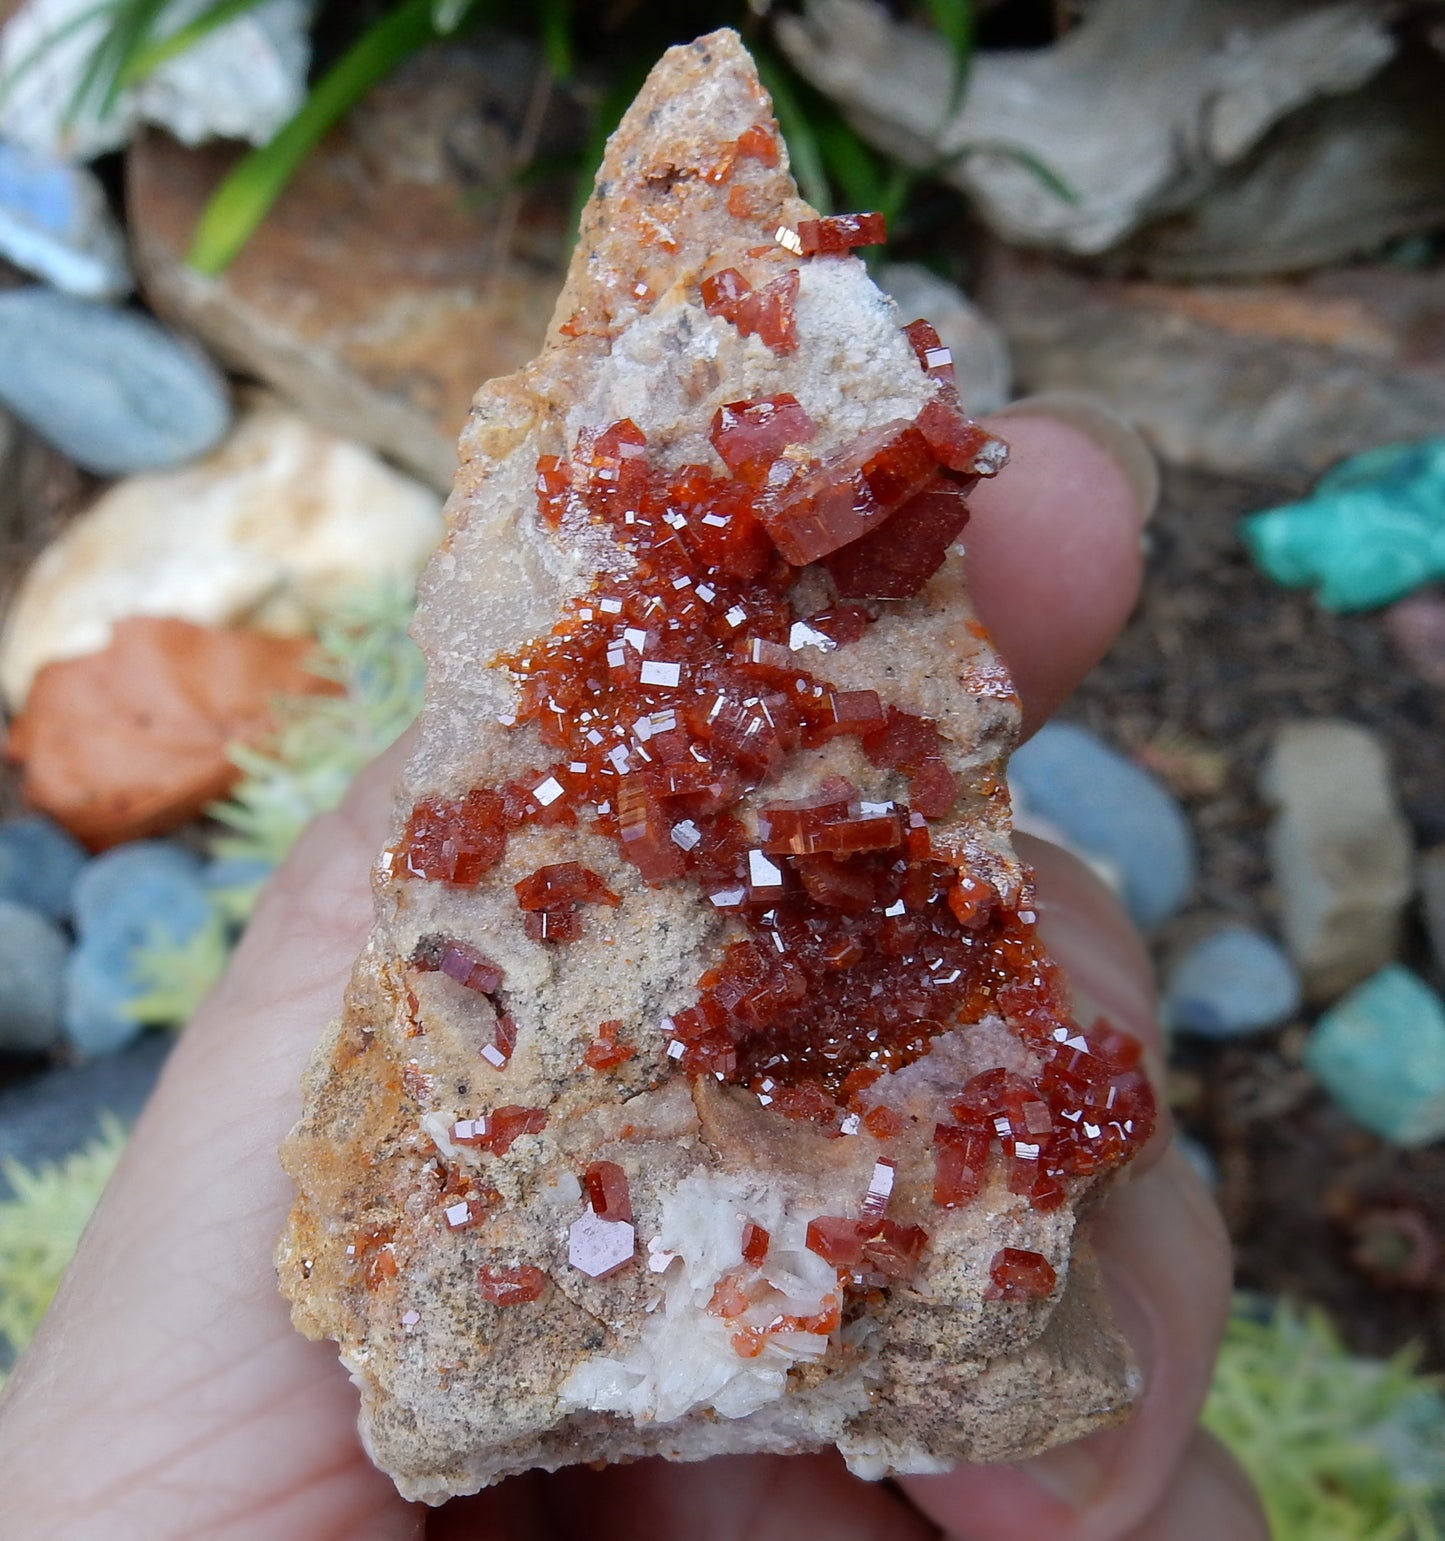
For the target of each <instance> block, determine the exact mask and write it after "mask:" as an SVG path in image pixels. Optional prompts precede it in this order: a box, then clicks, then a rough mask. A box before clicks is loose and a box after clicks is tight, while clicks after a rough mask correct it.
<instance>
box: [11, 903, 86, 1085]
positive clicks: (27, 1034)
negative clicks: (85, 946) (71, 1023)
mask: <svg viewBox="0 0 1445 1541" xmlns="http://www.w3.org/2000/svg"><path fill="white" fill-rule="evenodd" d="M69 951H70V944H69V942H67V941H66V939H65V937H64V936H63V935H62V934H61V932H60V930H59V928H58V927H56V926H54V925H52V924H51V923H50V922H49V921H48V920H46V919H45V917H44V916H43V915H37V914H36V913H35V911H34V910H28V909H26V908H25V907H24V906H23V905H20V904H12V903H11V902H10V901H9V900H8V899H0V1052H4V1053H7V1054H42V1053H44V1052H45V1050H47V1049H49V1048H52V1047H54V1045H55V1044H56V1043H57V1042H58V1041H59V1038H60V1004H61V990H62V980H63V978H64V974H65V956H66V954H67V953H68V952H69Z"/></svg>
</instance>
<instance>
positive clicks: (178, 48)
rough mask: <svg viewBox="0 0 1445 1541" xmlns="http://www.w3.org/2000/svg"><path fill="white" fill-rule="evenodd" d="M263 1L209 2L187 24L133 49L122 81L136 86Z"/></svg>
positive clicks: (228, 0) (234, 0) (222, 0)
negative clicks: (211, 3) (138, 82)
mask: <svg viewBox="0 0 1445 1541" xmlns="http://www.w3.org/2000/svg"><path fill="white" fill-rule="evenodd" d="M260 4H261V0H215V4H213V5H208V6H207V7H206V8H205V10H203V11H202V12H201V13H200V14H199V15H198V16H195V17H192V19H191V20H190V21H188V22H187V23H186V25H185V26H184V27H180V28H178V29H177V30H176V31H174V32H172V33H170V34H168V35H167V36H166V37H163V38H157V39H155V40H154V41H152V42H150V43H147V44H146V45H145V47H143V48H140V49H138V50H137V51H136V52H135V53H133V54H132V55H131V56H130V58H129V59H128V60H127V61H126V64H125V67H124V69H123V70H122V71H121V77H120V79H121V84H122V85H123V86H133V85H135V84H136V82H137V81H141V80H144V79H145V77H146V76H147V75H150V74H153V73H154V72H155V71H156V70H158V69H159V68H160V67H161V65H163V64H166V63H168V62H169V61H170V60H171V59H174V58H176V57H177V55H179V54H183V53H185V52H186V51H187V49H191V48H194V47H195V46H196V44H197V43H199V42H200V41H201V39H202V38H205V37H209V36H210V34H211V33H212V32H214V31H215V30H216V29H217V28H218V27H224V26H225V25H226V23H227V22H229V21H234V20H235V19H236V18H237V17H238V16H244V15H245V14H246V12H247V11H254V10H255V9H256V7H257V6H258V5H260Z"/></svg>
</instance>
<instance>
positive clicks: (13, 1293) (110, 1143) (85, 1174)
mask: <svg viewBox="0 0 1445 1541" xmlns="http://www.w3.org/2000/svg"><path fill="white" fill-rule="evenodd" d="M100 1130H101V1132H100V1137H99V1138H98V1139H95V1140H92V1141H91V1143H90V1144H89V1145H87V1146H85V1147H84V1149H82V1150H78V1151H75V1152H74V1153H73V1154H71V1155H69V1156H66V1157H65V1159H64V1160H63V1161H57V1162H45V1163H41V1164H40V1165H38V1166H34V1167H26V1166H22V1165H21V1164H20V1163H19V1162H18V1161H11V1160H8V1159H7V1160H5V1161H3V1162H0V1171H3V1174H4V1177H5V1180H6V1182H8V1183H9V1185H10V1197H9V1198H6V1199H3V1200H0V1349H3V1350H8V1352H6V1353H5V1354H4V1355H3V1356H0V1357H4V1358H9V1357H10V1356H11V1354H14V1353H18V1352H19V1351H20V1350H21V1349H22V1348H24V1347H25V1345H26V1344H27V1343H28V1342H29V1341H30V1339H31V1338H32V1337H33V1336H34V1333H35V1329H36V1328H37V1327H38V1326H39V1325H40V1319H41V1317H43V1316H44V1315H45V1312H46V1309H47V1308H48V1306H49V1305H50V1302H51V1299H52V1298H53V1297H54V1295H55V1291H56V1289H57V1288H58V1287H59V1284H60V1276H61V1275H62V1274H63V1273H64V1272H65V1268H66V1265H67V1264H68V1263H69V1262H70V1259H71V1257H72V1255H73V1254H74V1252H75V1249H76V1247H77V1245H78V1244H79V1242H80V1234H81V1232H82V1231H83V1230H84V1229H85V1226H86V1222H87V1221H88V1220H89V1219H90V1217H91V1214H92V1213H93V1212H94V1209H95V1206H96V1204H97V1203H98V1202H99V1199H100V1195H101V1193H102V1191H103V1190H104V1188H105V1185H106V1183H107V1182H109V1180H110V1174H111V1173H112V1172H113V1171H114V1170H115V1164H116V1162H117V1161H118V1160H119V1159H120V1153H121V1150H122V1149H123V1148H124V1146H125V1130H124V1129H123V1128H122V1127H121V1125H120V1124H119V1123H118V1122H117V1121H116V1119H115V1117H114V1116H113V1115H112V1114H110V1113H102V1114H101V1116H100ZM3 1379H4V1376H3V1373H0V1380H3Z"/></svg>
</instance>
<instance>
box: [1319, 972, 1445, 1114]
mask: <svg viewBox="0 0 1445 1541" xmlns="http://www.w3.org/2000/svg"><path fill="white" fill-rule="evenodd" d="M1305 1063H1306V1064H1307V1065H1308V1066H1309V1068H1310V1069H1311V1070H1312V1071H1313V1072H1314V1074H1315V1075H1316V1076H1317V1077H1318V1079H1319V1080H1320V1081H1321V1082H1322V1083H1323V1085H1324V1087H1325V1090H1326V1091H1328V1092H1329V1094H1330V1096H1331V1097H1333V1098H1334V1100H1335V1101H1336V1102H1337V1103H1338V1104H1339V1105H1340V1107H1342V1108H1343V1109H1344V1110H1345V1112H1346V1113H1348V1114H1349V1115H1350V1117H1351V1118H1353V1119H1355V1120H1356V1121H1357V1122H1359V1123H1361V1124H1363V1125H1364V1126H1365V1128H1367V1129H1370V1130H1373V1131H1374V1133H1376V1134H1378V1135H1379V1136H1380V1137H1381V1139H1385V1140H1388V1141H1389V1142H1390V1143H1391V1144H1392V1145H1425V1144H1428V1143H1429V1142H1430V1141H1431V1140H1438V1139H1440V1138H1441V1137H1442V1136H1445V1002H1442V1001H1441V999H1440V997H1439V996H1438V995H1436V994H1435V992H1434V991H1433V990H1431V989H1430V988H1429V986H1428V985H1426V984H1425V983H1424V982H1423V981H1422V980H1420V979H1419V978H1417V977H1416V976H1415V975H1414V974H1412V973H1411V972H1410V970H1409V969H1407V968H1402V967H1400V965H1399V964H1397V963H1392V964H1390V965H1389V967H1387V968H1382V969H1381V970H1380V972H1379V973H1378V974H1373V975H1371V977H1370V978H1369V979H1367V980H1366V981H1365V982H1364V984H1362V985H1357V986H1356V987H1355V989H1353V990H1351V991H1350V993H1349V994H1348V995H1347V996H1345V997H1344V999H1343V1000H1341V1001H1339V1002H1338V1003H1337V1004H1336V1005H1334V1006H1332V1007H1331V1008H1330V1010H1328V1011H1327V1012H1325V1013H1324V1015H1323V1016H1322V1017H1321V1018H1320V1019H1319V1021H1318V1023H1317V1024H1316V1025H1315V1030H1314V1032H1312V1033H1311V1034H1310V1037H1309V1042H1308V1043H1307V1044H1306V1046H1305Z"/></svg>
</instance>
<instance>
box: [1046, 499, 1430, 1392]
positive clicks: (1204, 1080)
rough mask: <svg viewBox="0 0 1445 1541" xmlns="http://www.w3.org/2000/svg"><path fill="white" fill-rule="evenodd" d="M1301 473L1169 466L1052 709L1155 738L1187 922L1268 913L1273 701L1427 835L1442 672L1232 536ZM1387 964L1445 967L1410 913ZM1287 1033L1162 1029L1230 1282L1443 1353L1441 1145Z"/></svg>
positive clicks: (1358, 1339) (1116, 735)
mask: <svg viewBox="0 0 1445 1541" xmlns="http://www.w3.org/2000/svg"><path fill="white" fill-rule="evenodd" d="M1300 490H1301V489H1299V488H1297V487H1279V486H1265V485H1260V484H1251V483H1246V482H1242V481H1233V480H1225V479H1222V478H1219V477H1212V476H1203V475H1198V474H1193V473H1186V472H1172V473H1170V474H1169V475H1168V476H1167V477H1166V484H1165V496H1164V499H1163V504H1162V506H1161V509H1160V512H1159V513H1158V514H1157V515H1156V517H1155V519H1154V521H1153V523H1152V524H1151V526H1150V530H1149V537H1148V541H1149V547H1150V550H1149V560H1148V573H1147V578H1146V581H1145V587H1144V596H1143V599H1142V601H1141V603H1140V605H1139V607H1138V609H1137V611H1136V613H1135V614H1134V616H1133V618H1132V619H1131V621H1130V623H1129V625H1128V627H1127V628H1126V630H1125V632H1124V634H1123V636H1122V637H1121V639H1120V640H1119V642H1118V643H1117V644H1116V646H1115V647H1114V649H1113V651H1112V652H1111V653H1110V654H1109V656H1108V657H1107V658H1106V659H1105V660H1104V662H1103V663H1102V664H1101V665H1100V666H1099V668H1098V669H1096V670H1095V672H1094V673H1093V674H1092V675H1091V676H1090V678H1089V679H1088V681H1087V682H1086V683H1085V684H1084V686H1083V687H1082V688H1081V690H1080V691H1079V693H1078V695H1077V696H1076V697H1075V698H1074V700H1073V701H1072V702H1071V703H1070V706H1069V708H1068V709H1067V711H1066V713H1065V715H1067V716H1070V717H1072V718H1074V719H1075V720H1077V721H1079V722H1082V723H1084V724H1086V725H1087V726H1088V727H1090V728H1091V729H1093V730H1094V731H1095V732H1097V733H1099V734H1100V735H1101V736H1102V737H1105V738H1107V739H1110V740H1111V741H1112V742H1113V743H1115V744H1116V745H1117V746H1118V747H1120V748H1121V749H1124V750H1126V751H1131V752H1134V753H1136V754H1137V753H1139V752H1140V751H1141V750H1142V751H1144V753H1145V754H1146V755H1149V754H1150V752H1151V750H1153V751H1154V758H1153V762H1152V763H1153V764H1154V765H1155V767H1156V768H1158V766H1159V763H1160V761H1159V759H1158V757H1157V755H1158V750H1159V747H1160V746H1164V747H1165V748H1166V749H1167V750H1168V751H1169V753H1170V755H1171V756H1172V759H1173V760H1174V761H1175V762H1178V763H1176V764H1175V765H1174V767H1173V774H1172V775H1167V776H1166V779H1170V780H1172V781H1173V782H1174V784H1175V790H1176V791H1177V792H1179V793H1180V794H1181V796H1182V800H1183V801H1184V803H1185V805H1186V807H1187V808H1188V811H1189V814H1190V818H1191V822H1192V823H1193V826H1194V829H1195V832H1196V835H1197V837H1198V840H1199V846H1200V858H1201V862H1200V866H1201V881H1200V885H1199V892H1198V896H1197V903H1196V904H1195V906H1194V908H1193V909H1192V910H1191V912H1190V915H1188V916H1185V917H1183V920H1184V921H1185V922H1186V923H1187V922H1188V920H1189V919H1190V918H1191V917H1192V916H1195V915H1197V914H1199V913H1213V914H1216V915H1218V914H1221V913H1224V914H1229V915H1231V916H1233V917H1235V918H1238V919H1241V920H1244V921H1247V922H1250V923H1254V924H1258V925H1262V926H1264V927H1265V928H1266V929H1272V922H1273V896H1272V894H1271V890H1270V881H1269V871H1268V866H1267V863H1266V860H1265V853H1264V831H1265V827H1266V825H1267V822H1268V818H1269V810H1268V808H1267V807H1266V805H1265V804H1264V803H1263V801H1262V800H1261V798H1260V796H1259V792H1258V785H1259V771H1260V766H1261V763H1262V761H1263V758H1264V755H1265V752H1266V750H1267V747H1268V744H1269V741H1270V738H1271V735H1272V734H1273V732H1274V730H1275V728H1276V727H1277V726H1278V724H1280V723H1281V722H1284V721H1286V720H1288V719H1290V718H1304V717H1320V716H1336V717H1343V718H1348V719H1350V720H1351V721H1354V722H1358V723H1362V724H1364V725H1365V726H1367V727H1370V728H1372V729H1374V730H1375V731H1376V732H1378V733H1379V734H1380V735H1381V737H1382V738H1383V740H1384V741H1385V743H1386V744H1387V746H1388V748H1389V751H1390V753H1391V755H1392V758H1393V762H1394V768H1395V772H1396V776H1397V779H1398V785H1399V790H1400V795H1401V799H1402V802H1403V805H1404V808H1405V812H1406V816H1407V817H1408V819H1409V820H1410V823H1411V825H1412V827H1413V830H1414V834H1415V839H1416V844H1417V847H1418V848H1420V849H1425V848H1428V847H1429V846H1432V845H1435V844H1438V843H1440V842H1442V841H1445V775H1442V774H1441V768H1440V767H1441V746H1442V745H1445V689H1442V688H1441V687H1439V686H1432V685H1430V684H1428V683H1426V682H1424V681H1423V680H1421V679H1420V678H1419V677H1418V676H1417V675H1416V674H1415V673H1414V671H1413V669H1412V668H1411V666H1410V665H1409V664H1408V663H1406V662H1405V661H1403V660H1402V659H1400V658H1399V657H1398V655H1396V653H1395V652H1394V650H1393V649H1392V647H1391V645H1390V643H1389V641H1388V639H1387V638H1386V636H1385V634H1384V630H1383V627H1382V626H1381V624H1380V619H1379V616H1378V615H1357V616H1333V615H1330V614H1328V613H1327V612H1325V611H1324V610H1321V609H1320V608H1319V607H1318V606H1317V605H1316V604H1315V603H1314V602H1313V600H1312V599H1311V598H1309V596H1308V595H1306V594H1303V593H1289V592H1285V591H1282V590H1280V589H1278V588H1276V587H1275V586H1274V585H1273V584H1271V583H1269V582H1268V581H1267V580H1265V579H1264V578H1263V577H1261V576H1260V575H1259V574H1258V573H1257V572H1256V571H1255V569H1254V568H1253V566H1252V565H1251V564H1250V562H1249V559H1248V557H1247V555H1246V553H1245V551H1244V549H1243V547H1242V545H1241V544H1240V543H1239V541H1238V539H1237V538H1236V535H1235V526H1236V521H1237V519H1238V517H1239V515H1240V514H1243V513H1246V512H1250V511H1253V510H1256V509H1260V508H1264V507H1268V506H1270V505H1271V504H1272V503H1277V502H1281V501H1284V500H1286V499H1287V498H1288V497H1290V496H1293V495H1295V494H1297V493H1298V492H1299V491H1300ZM1181 746H1182V752H1181ZM1167 764H1168V762H1166V766H1167ZM1201 767H1202V770H1201ZM1191 780H1192V781H1193V782H1194V785H1193V787H1192V788H1191V787H1190V785H1189V782H1190V781H1191ZM1209 780H1212V781H1213V782H1214V783H1215V784H1214V785H1213V786H1209V787H1207V788H1206V787H1205V786H1204V785H1203V783H1204V782H1205V781H1209ZM1167 940H1168V938H1167V937H1165V938H1162V939H1161V945H1167ZM1404 961H1405V962H1407V963H1409V964H1411V965H1412V966H1414V967H1415V968H1417V969H1418V970H1419V971H1420V972H1421V973H1422V974H1423V975H1424V976H1425V977H1426V978H1429V979H1430V980H1431V982H1432V983H1433V984H1434V985H1435V986H1436V987H1437V988H1438V987H1440V986H1441V985H1442V983H1445V981H1442V979H1441V978H1440V977H1439V975H1438V974H1434V975H1432V973H1431V965H1430V962H1429V957H1428V949H1427V948H1426V947H1425V944H1424V938H1423V936H1422V935H1420V934H1419V933H1418V931H1417V932H1414V933H1412V935H1411V937H1410V939H1409V943H1408V952H1407V955H1406V957H1405V959H1404ZM1306 1031H1307V1029H1306V1026H1305V1024H1304V1023H1296V1024H1292V1025H1290V1026H1287V1027H1286V1028H1284V1029H1282V1030H1281V1031H1280V1032H1278V1033H1275V1034H1272V1035H1269V1036H1267V1037H1263V1038H1254V1039H1251V1040H1248V1041H1246V1042H1241V1043H1235V1044H1232V1045H1202V1044H1199V1043H1197V1042H1184V1041H1181V1042H1179V1043H1177V1044H1176V1045H1175V1046H1174V1051H1173V1055H1172V1062H1173V1068H1174V1077H1173V1085H1172V1086H1171V1088H1170V1094H1171V1100H1172V1101H1173V1102H1174V1104H1175V1109H1176V1112H1177V1114H1178V1116H1179V1119H1180V1123H1181V1125H1182V1127H1183V1128H1184V1129H1185V1130H1186V1131H1187V1132H1188V1133H1189V1134H1191V1135H1192V1136H1193V1137H1194V1138H1195V1139H1197V1140H1198V1141H1199V1143H1200V1144H1202V1145H1203V1146H1204V1147H1205V1149H1206V1150H1207V1151H1208V1152H1209V1153H1210V1155H1211V1156H1212V1157H1213V1160H1214V1162H1215V1164H1216V1167H1217V1169H1218V1173H1219V1189H1218V1192H1219V1198H1220V1202H1221V1205H1222V1207H1223V1209H1224V1213H1225V1218H1226V1220H1227V1222H1228V1225H1229V1229H1230V1233H1231V1235H1232V1236H1233V1238H1234V1242H1235V1248H1236V1254H1237V1259H1238V1281H1239V1283H1240V1285H1241V1286H1243V1287H1245V1288H1247V1289H1258V1290H1262V1291H1266V1292H1268V1293H1270V1294H1289V1295H1294V1296H1297V1297H1301V1298H1304V1299H1307V1300H1312V1301H1318V1302H1319V1303H1320V1304H1322V1305H1324V1306H1326V1307H1327V1308H1328V1309H1329V1310H1330V1311H1331V1313H1332V1314H1333V1315H1334V1316H1335V1318H1336V1320H1337V1322H1338V1325H1339V1326H1340V1329H1341V1331H1342V1332H1343V1333H1344V1335H1345V1337H1346V1339H1347V1341H1348V1342H1349V1343H1350V1344H1351V1346H1353V1347H1354V1348H1355V1349H1357V1350H1358V1351H1360V1352H1366V1353H1371V1354H1381V1353H1385V1352H1388V1351H1390V1350H1393V1349H1396V1348H1399V1347H1401V1346H1403V1345H1404V1344H1405V1343H1407V1342H1409V1341H1411V1340H1412V1339H1413V1340H1417V1341H1419V1342H1420V1343H1422V1344H1423V1346H1424V1349H1425V1355H1426V1361H1427V1363H1428V1364H1429V1365H1430V1366H1431V1367H1433V1368H1435V1369H1440V1368H1445V1311H1442V1309H1441V1300H1440V1297H1441V1294H1442V1293H1445V1144H1440V1143H1438V1142H1437V1144H1435V1145H1434V1146H1433V1147H1428V1148H1426V1149H1423V1150H1417V1151H1400V1150H1396V1149H1393V1148H1392V1147H1390V1146H1387V1145H1385V1144H1384V1143H1383V1142H1381V1141H1379V1140H1377V1139H1375V1138H1374V1137H1373V1136H1371V1135H1369V1134H1366V1133H1364V1132H1363V1131H1361V1130H1360V1129H1359V1128H1358V1127H1356V1126H1355V1125H1353V1124H1351V1123H1350V1122H1349V1121H1348V1120H1347V1119H1346V1118H1345V1117H1344V1116H1343V1115H1342V1114H1340V1113H1339V1112H1338V1111H1337V1110H1336V1109H1335V1108H1334V1107H1333V1106H1332V1105H1331V1104H1330V1102H1329V1101H1328V1099H1327V1098H1326V1097H1325V1096H1324V1094H1323V1093H1322V1092H1321V1091H1320V1089H1319V1088H1318V1086H1317V1085H1316V1084H1315V1082H1314V1081H1313V1079H1312V1078H1311V1076H1310V1075H1309V1073H1308V1072H1307V1071H1305V1070H1304V1069H1303V1068H1302V1066H1301V1063H1300V1056H1301V1050H1302V1047H1303V1044H1304V1039H1305V1036H1306Z"/></svg>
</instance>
